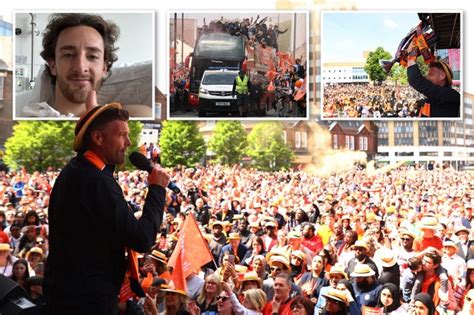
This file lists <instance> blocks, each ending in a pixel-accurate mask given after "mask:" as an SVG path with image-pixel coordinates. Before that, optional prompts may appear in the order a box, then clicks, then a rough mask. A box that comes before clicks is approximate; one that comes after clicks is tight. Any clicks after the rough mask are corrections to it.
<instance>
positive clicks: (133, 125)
mask: <svg viewBox="0 0 474 315" xmlns="http://www.w3.org/2000/svg"><path fill="white" fill-rule="evenodd" d="M128 129H129V134H128V137H129V138H130V142H131V144H130V147H128V150H127V151H128V154H129V153H131V152H133V151H138V142H139V141H140V135H141V133H142V129H143V124H142V123H141V122H139V121H136V120H133V121H129V122H128ZM128 154H127V157H128ZM120 169H127V170H134V169H136V167H135V166H133V165H132V163H130V161H129V160H128V158H127V159H125V165H123V166H121V167H120Z"/></svg>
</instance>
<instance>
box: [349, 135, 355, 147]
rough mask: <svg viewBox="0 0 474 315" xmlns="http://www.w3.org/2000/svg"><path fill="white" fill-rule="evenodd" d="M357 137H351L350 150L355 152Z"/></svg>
mask: <svg viewBox="0 0 474 315" xmlns="http://www.w3.org/2000/svg"><path fill="white" fill-rule="evenodd" d="M354 142H355V137H354V136H350V149H351V150H355V143H354Z"/></svg>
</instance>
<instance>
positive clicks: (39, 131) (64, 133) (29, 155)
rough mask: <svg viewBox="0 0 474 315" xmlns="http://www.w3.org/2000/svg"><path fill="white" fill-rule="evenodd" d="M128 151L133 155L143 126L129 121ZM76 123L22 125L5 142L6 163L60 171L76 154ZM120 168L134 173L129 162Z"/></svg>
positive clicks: (16, 166)
mask: <svg viewBox="0 0 474 315" xmlns="http://www.w3.org/2000/svg"><path fill="white" fill-rule="evenodd" d="M128 125H129V128H130V135H129V137H130V141H131V142H132V144H131V146H130V147H129V151H136V150H137V148H138V140H139V137H140V133H141V129H142V124H141V123H140V122H138V121H130V122H129V123H128ZM74 128H75V123H74V122H70V121H21V122H19V123H17V124H16V125H15V126H14V127H13V134H12V136H11V137H10V138H8V139H7V141H6V142H5V162H6V164H7V165H8V166H9V167H10V168H11V169H19V168H20V167H22V166H24V167H26V169H27V170H28V171H30V172H31V171H44V170H46V169H47V168H48V167H50V166H51V167H53V168H55V169H58V168H62V167H64V165H66V163H67V162H68V161H69V159H71V158H72V157H73V156H74V155H75V153H74V151H73V150H72V144H73V142H74ZM121 168H127V169H133V168H134V166H132V165H131V163H130V162H128V160H127V163H126V164H125V166H123V167H121Z"/></svg>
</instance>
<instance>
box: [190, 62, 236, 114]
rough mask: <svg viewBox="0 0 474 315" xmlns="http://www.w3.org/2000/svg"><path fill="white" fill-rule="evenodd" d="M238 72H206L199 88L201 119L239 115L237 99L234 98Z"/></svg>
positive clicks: (225, 70)
mask: <svg viewBox="0 0 474 315" xmlns="http://www.w3.org/2000/svg"><path fill="white" fill-rule="evenodd" d="M238 74H239V71H236V70H227V69H220V70H206V71H204V74H203V76H202V80H201V85H200V86H199V117H205V116H206V115H207V114H218V115H219V116H228V115H237V116H238V115H239V108H238V106H237V97H236V96H232V87H233V85H234V80H235V78H236V77H237V76H238Z"/></svg>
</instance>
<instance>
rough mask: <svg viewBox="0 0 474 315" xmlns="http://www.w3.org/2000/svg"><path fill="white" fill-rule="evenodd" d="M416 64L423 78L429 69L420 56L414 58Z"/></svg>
mask: <svg viewBox="0 0 474 315" xmlns="http://www.w3.org/2000/svg"><path fill="white" fill-rule="evenodd" d="M416 64H417V65H418V68H419V69H420V72H421V74H422V75H423V76H425V75H426V74H427V73H428V70H429V67H428V65H427V64H426V62H425V60H424V59H423V56H421V55H420V56H418V58H416Z"/></svg>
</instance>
